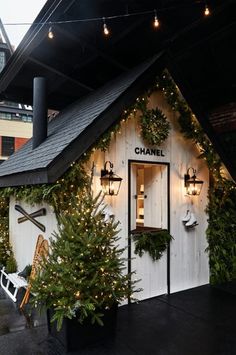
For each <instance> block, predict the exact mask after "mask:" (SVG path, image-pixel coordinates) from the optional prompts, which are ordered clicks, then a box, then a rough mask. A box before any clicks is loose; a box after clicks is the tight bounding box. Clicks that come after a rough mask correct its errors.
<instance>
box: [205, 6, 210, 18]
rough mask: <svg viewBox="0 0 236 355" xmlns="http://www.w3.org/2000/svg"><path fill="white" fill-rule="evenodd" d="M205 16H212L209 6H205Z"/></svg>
mask: <svg viewBox="0 0 236 355" xmlns="http://www.w3.org/2000/svg"><path fill="white" fill-rule="evenodd" d="M204 15H205V16H209V15H210V10H209V7H208V6H207V4H206V6H205V10H204Z"/></svg>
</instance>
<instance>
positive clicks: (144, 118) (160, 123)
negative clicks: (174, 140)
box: [140, 108, 170, 145]
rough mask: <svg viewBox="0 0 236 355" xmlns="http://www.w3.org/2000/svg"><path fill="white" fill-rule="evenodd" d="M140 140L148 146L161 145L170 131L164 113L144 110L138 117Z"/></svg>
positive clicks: (156, 110)
mask: <svg viewBox="0 0 236 355" xmlns="http://www.w3.org/2000/svg"><path fill="white" fill-rule="evenodd" d="M140 126H141V135H142V138H143V139H144V140H145V141H146V142H147V143H148V144H150V145H160V144H161V143H163V142H164V141H165V140H166V139H167V137H168V135H169V131H170V123H169V122H168V120H167V117H166V116H165V115H164V113H163V112H162V111H161V110H160V109H158V108H155V109H151V110H148V109H147V110H145V111H144V112H143V114H142V115H141V116H140Z"/></svg>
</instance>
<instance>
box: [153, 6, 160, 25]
mask: <svg viewBox="0 0 236 355" xmlns="http://www.w3.org/2000/svg"><path fill="white" fill-rule="evenodd" d="M154 14H155V15H154V22H153V26H154V27H155V28H157V27H159V26H160V22H159V20H158V18H157V12H156V10H155V11H154Z"/></svg>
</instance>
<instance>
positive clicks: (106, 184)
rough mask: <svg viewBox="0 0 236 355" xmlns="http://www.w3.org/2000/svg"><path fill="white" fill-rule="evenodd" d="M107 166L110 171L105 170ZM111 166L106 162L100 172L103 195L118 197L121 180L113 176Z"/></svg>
mask: <svg viewBox="0 0 236 355" xmlns="http://www.w3.org/2000/svg"><path fill="white" fill-rule="evenodd" d="M107 164H110V170H109V171H108V169H107ZM112 169H113V164H112V163H111V162H110V161H106V162H105V164H104V169H102V170H101V178H100V179H101V185H102V190H103V192H104V194H105V195H111V196H113V195H115V196H116V195H118V193H119V190H120V185H121V181H122V178H121V177H119V176H118V175H116V174H114V173H113V171H112Z"/></svg>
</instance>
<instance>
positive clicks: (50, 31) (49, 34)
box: [48, 27, 54, 39]
mask: <svg viewBox="0 0 236 355" xmlns="http://www.w3.org/2000/svg"><path fill="white" fill-rule="evenodd" d="M48 38H49V39H53V38H54V34H53V32H52V27H49V30H48Z"/></svg>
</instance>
